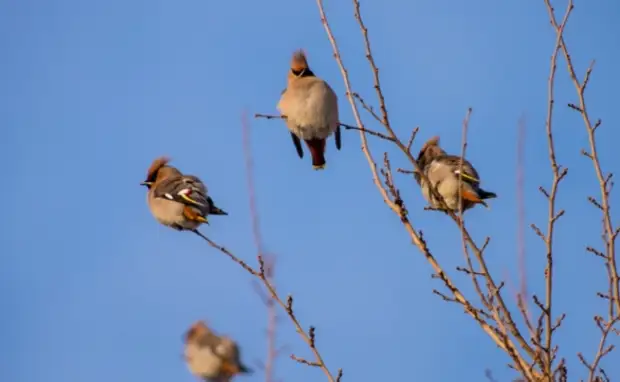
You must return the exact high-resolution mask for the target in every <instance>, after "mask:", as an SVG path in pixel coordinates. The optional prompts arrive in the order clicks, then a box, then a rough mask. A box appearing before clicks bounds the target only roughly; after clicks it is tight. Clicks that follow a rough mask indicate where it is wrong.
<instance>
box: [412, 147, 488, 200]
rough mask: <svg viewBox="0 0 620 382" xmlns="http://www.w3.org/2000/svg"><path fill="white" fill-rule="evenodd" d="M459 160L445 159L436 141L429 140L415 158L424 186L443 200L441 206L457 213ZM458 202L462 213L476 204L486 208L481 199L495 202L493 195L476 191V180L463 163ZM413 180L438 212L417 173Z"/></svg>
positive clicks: (458, 158) (430, 193)
mask: <svg viewBox="0 0 620 382" xmlns="http://www.w3.org/2000/svg"><path fill="white" fill-rule="evenodd" d="M460 160H461V158H460V156H455V155H449V154H447V153H446V152H445V151H444V150H443V149H442V148H441V147H440V146H439V137H437V136H435V137H432V138H431V139H429V140H428V141H427V142H426V143H425V144H424V145H423V146H422V148H421V149H420V153H419V154H418V157H417V158H416V161H417V162H418V167H419V168H420V170H421V171H422V172H423V173H424V174H425V175H426V177H427V179H428V182H429V183H430V185H431V186H432V187H435V188H436V190H437V191H438V192H439V194H440V195H441V196H442V197H443V198H444V202H445V203H446V205H447V206H448V208H449V209H450V210H452V211H455V212H456V211H458V210H459V205H458V200H459V195H458V192H457V190H458V187H459V167H460ZM461 169H462V175H461V189H462V193H461V198H462V202H463V211H466V210H468V209H470V208H472V207H474V206H475V205H476V204H482V205H483V206H485V207H487V208H489V206H488V205H487V203H486V202H485V201H484V200H485V199H491V198H496V197H497V195H496V194H495V193H493V192H489V191H485V190H483V189H482V188H480V177H479V175H478V172H477V171H476V169H475V168H474V166H472V164H471V163H470V162H469V161H467V160H463V165H462V167H461ZM414 177H415V179H416V181H417V182H418V184H419V185H420V187H421V188H422V194H423V195H424V198H425V199H426V200H427V201H428V202H429V203H430V205H431V206H432V207H434V208H437V209H441V207H442V206H441V203H440V202H439V201H438V200H437V198H435V196H434V195H433V193H432V192H431V189H430V187H429V185H428V184H427V182H426V181H425V180H424V178H423V177H422V176H421V175H420V174H419V173H417V172H415V173H414Z"/></svg>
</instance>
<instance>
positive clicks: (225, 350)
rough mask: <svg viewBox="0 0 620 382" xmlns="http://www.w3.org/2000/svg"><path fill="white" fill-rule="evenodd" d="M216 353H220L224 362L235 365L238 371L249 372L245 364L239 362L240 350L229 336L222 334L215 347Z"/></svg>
mask: <svg viewBox="0 0 620 382" xmlns="http://www.w3.org/2000/svg"><path fill="white" fill-rule="evenodd" d="M215 352H216V354H218V355H220V356H221V357H222V359H223V360H224V361H225V362H228V363H230V364H232V365H235V366H236V367H238V368H239V370H240V371H242V372H243V371H244V372H250V369H248V368H247V367H246V366H244V365H243V364H242V363H241V351H240V350H239V346H237V344H236V343H235V341H233V340H232V339H231V338H229V337H226V336H222V337H220V338H219V343H218V344H217V346H216V347H215Z"/></svg>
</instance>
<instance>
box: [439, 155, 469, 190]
mask: <svg viewBox="0 0 620 382" xmlns="http://www.w3.org/2000/svg"><path fill="white" fill-rule="evenodd" d="M433 162H435V163H436V164H440V165H442V166H447V167H449V168H450V171H451V172H452V173H453V174H454V175H456V176H458V175H459V170H461V169H462V170H463V172H462V179H463V181H465V182H467V183H470V184H475V185H477V184H478V183H480V176H479V175H478V172H477V171H476V169H475V168H474V166H473V165H472V164H471V163H470V162H469V161H468V160H467V159H463V165H462V166H461V157H459V156H456V155H444V156H440V157H437V158H435V159H434V160H433Z"/></svg>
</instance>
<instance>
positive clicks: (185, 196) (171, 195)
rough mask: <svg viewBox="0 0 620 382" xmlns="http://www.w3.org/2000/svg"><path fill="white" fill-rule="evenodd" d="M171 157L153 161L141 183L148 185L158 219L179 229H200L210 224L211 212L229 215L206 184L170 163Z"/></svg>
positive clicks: (150, 202)
mask: <svg viewBox="0 0 620 382" xmlns="http://www.w3.org/2000/svg"><path fill="white" fill-rule="evenodd" d="M169 161H170V159H169V158H167V157H159V158H157V159H155V160H154V161H153V163H152V164H151V166H150V167H149V169H148V171H147V175H146V180H145V181H144V182H142V183H140V184H141V185H143V186H146V187H147V188H148V193H147V203H148V206H149V209H150V210H151V213H152V214H153V216H154V217H155V219H156V220H157V221H158V222H160V223H161V224H163V225H165V226H168V227H171V228H174V229H176V230H179V231H181V230H191V231H193V230H196V229H197V228H198V226H200V225H201V224H202V223H207V224H209V222H208V220H207V216H208V215H228V213H226V212H225V211H223V210H221V209H220V208H218V207H216V206H215V204H214V202H213V199H211V197H209V195H208V193H207V187H206V186H205V185H204V183H203V182H202V181H201V180H200V179H198V178H197V177H196V176H193V175H184V174H183V173H181V171H179V170H178V169H177V168H175V167H173V166H170V165H168V162H169Z"/></svg>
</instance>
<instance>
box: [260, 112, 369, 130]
mask: <svg viewBox="0 0 620 382" xmlns="http://www.w3.org/2000/svg"><path fill="white" fill-rule="evenodd" d="M254 118H264V119H286V115H275V114H260V113H256V114H254ZM339 125H340V126H342V127H344V128H345V129H357V127H355V126H353V125H347V124H346V123H342V122H339Z"/></svg>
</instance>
